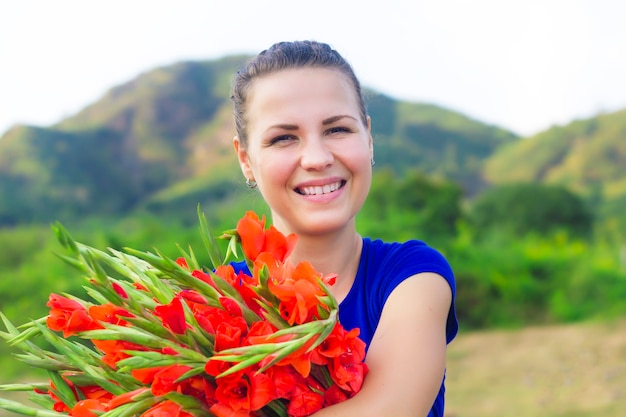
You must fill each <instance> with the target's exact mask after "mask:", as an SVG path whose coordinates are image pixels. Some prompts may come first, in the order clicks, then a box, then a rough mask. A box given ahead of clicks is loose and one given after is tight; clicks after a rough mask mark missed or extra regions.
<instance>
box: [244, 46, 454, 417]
mask: <svg viewBox="0 0 626 417" xmlns="http://www.w3.org/2000/svg"><path fill="white" fill-rule="evenodd" d="M232 98H233V102H234V106H235V112H234V113H235V122H236V126H237V135H236V136H235V138H234V140H233V143H234V148H235V151H236V153H237V156H238V159H239V163H240V166H241V170H242V173H243V175H244V177H245V178H246V181H247V182H249V183H251V184H252V183H256V184H257V185H258V189H259V191H260V193H261V194H262V196H263V198H264V199H265V201H266V202H267V204H268V205H269V207H270V210H271V215H272V222H273V224H274V226H275V227H276V228H277V229H278V230H279V231H280V232H282V233H284V234H295V235H297V236H298V241H297V243H296V245H295V247H294V249H293V251H292V252H291V255H290V256H289V260H290V261H293V262H300V261H308V262H311V263H312V264H313V266H314V267H315V269H316V270H317V271H320V272H321V273H323V274H337V279H336V283H335V284H334V285H333V286H332V287H331V292H332V293H333V295H334V296H335V297H336V298H337V300H338V301H340V306H339V317H340V321H341V322H342V323H343V325H344V326H345V327H346V328H347V329H351V328H359V330H360V335H361V336H360V337H361V338H362V339H363V341H364V342H365V343H366V345H367V356H366V359H365V361H366V363H367V366H368V368H369V370H370V371H369V374H368V376H367V377H366V379H365V382H364V385H363V388H362V390H361V392H360V393H359V394H357V395H356V396H355V397H353V398H351V399H349V400H347V401H345V402H342V403H340V404H336V405H333V406H330V407H327V408H325V409H323V410H321V411H319V412H318V413H316V414H315V416H319V417H321V416H344V415H358V416H370V415H371V416H380V415H384V414H387V415H393V416H412V417H413V416H424V415H428V416H443V414H444V391H445V389H444V382H443V381H444V374H445V356H446V345H447V343H449V342H450V341H451V340H452V339H453V338H454V337H455V335H456V333H457V329H458V325H457V320H456V314H455V309H454V298H455V292H456V289H455V281H454V275H453V273H452V270H451V268H450V266H449V264H448V262H447V261H446V260H445V258H444V257H443V256H442V255H441V254H440V253H439V252H438V251H436V250H435V249H433V248H431V247H429V246H427V245H426V244H425V243H424V242H422V241H418V240H411V241H407V242H403V243H398V242H382V241H380V240H372V239H370V238H367V237H362V236H361V235H359V233H358V231H357V230H356V225H355V217H356V216H357V214H358V212H359V210H360V209H361V206H362V205H363V203H364V201H365V199H366V197H367V194H368V192H369V188H370V184H371V179H372V166H373V165H374V163H373V161H374V149H373V139H372V135H371V121H370V118H369V116H368V114H367V109H366V105H365V102H364V99H363V95H362V93H361V86H360V82H359V81H358V79H357V78H356V76H355V74H354V72H353V70H352V68H351V66H350V65H349V64H348V63H347V62H346V61H345V60H344V59H343V57H341V55H340V54H339V53H338V52H337V51H335V50H333V49H332V48H331V47H330V46H329V45H327V44H323V43H318V42H313V41H298V42H281V43H277V44H275V45H273V46H272V47H270V48H269V49H267V50H266V51H263V52H261V53H260V54H259V55H258V56H257V57H255V58H254V59H252V60H251V61H250V62H249V63H248V64H247V66H245V67H244V68H242V69H241V70H240V71H239V72H238V73H237V74H236V77H235V81H234V85H233V95H232ZM241 267H242V268H245V266H241Z"/></svg>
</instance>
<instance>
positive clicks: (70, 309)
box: [46, 294, 102, 337]
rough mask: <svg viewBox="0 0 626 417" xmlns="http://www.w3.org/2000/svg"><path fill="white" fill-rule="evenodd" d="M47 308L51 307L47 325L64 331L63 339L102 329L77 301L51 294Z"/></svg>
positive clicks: (55, 329) (52, 328)
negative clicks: (78, 333)
mask: <svg viewBox="0 0 626 417" xmlns="http://www.w3.org/2000/svg"><path fill="white" fill-rule="evenodd" d="M46 306H48V307H50V315H49V316H48V318H47V319H46V324H47V325H48V327H49V328H50V329H51V330H54V331H63V337H70V336H72V335H74V334H76V333H77V332H82V331H86V330H94V329H101V328H102V326H100V325H99V324H98V323H97V322H95V321H94V320H93V319H92V318H91V317H90V316H89V314H87V309H86V308H85V307H84V306H83V305H82V304H80V303H79V302H77V301H74V300H71V299H69V298H66V297H62V296H60V295H57V294H50V297H49V298H48V303H47V304H46Z"/></svg>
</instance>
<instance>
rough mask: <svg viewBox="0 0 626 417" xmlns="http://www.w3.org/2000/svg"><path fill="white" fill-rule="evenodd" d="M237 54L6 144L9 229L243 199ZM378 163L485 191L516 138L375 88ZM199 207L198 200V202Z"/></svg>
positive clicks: (19, 131) (1, 178)
mask: <svg viewBox="0 0 626 417" xmlns="http://www.w3.org/2000/svg"><path fill="white" fill-rule="evenodd" d="M245 59H246V57H244V56H231V57H225V58H223V59H219V60H213V61H204V62H180V63H176V64H173V65H170V66H167V67H162V68H156V69H154V70H152V71H149V72H146V73H144V74H140V75H139V76H137V77H136V78H135V79H133V80H130V81H129V82H127V83H125V84H123V85H120V86H116V87H114V88H112V89H111V90H110V91H109V92H107V93H106V94H105V95H104V96H103V97H102V98H101V99H100V100H98V101H97V102H95V103H93V104H91V105H89V106H87V107H86V108H84V109H83V110H82V111H80V112H79V113H77V114H76V115H74V116H72V117H69V118H67V119H65V120H62V121H60V122H59V123H58V124H56V125H54V126H50V127H33V126H16V127H14V128H13V129H11V130H10V131H8V132H6V133H5V134H4V135H3V136H2V137H1V138H0V225H15V224H23V223H29V222H40V221H51V220H56V219H61V220H64V219H68V218H76V217H82V216H86V215H112V216H117V215H120V214H124V213H127V212H128V211H130V210H133V209H137V208H144V209H148V210H150V211H158V212H163V211H171V212H175V210H179V209H180V208H181V207H182V206H187V207H188V206H189V205H192V206H194V207H195V204H197V203H198V202H209V203H211V202H213V203H215V202H217V201H224V200H229V199H231V198H234V199H237V198H239V194H241V191H242V189H243V188H242V186H241V182H242V180H241V175H240V173H239V172H238V165H237V161H236V158H235V155H234V152H233V150H232V137H233V135H234V127H233V122H232V115H231V112H232V110H231V104H230V100H229V94H230V82H231V77H232V75H233V73H234V72H235V70H236V69H237V68H238V67H239V66H240V65H241V64H242V63H243V62H244V61H245ZM367 99H368V106H369V110H370V114H371V116H372V119H373V131H374V137H375V153H376V162H377V167H380V166H383V167H384V166H388V167H391V168H392V169H393V170H394V171H395V172H396V173H397V174H399V175H402V174H403V173H404V172H406V170H408V169H411V170H413V169H418V170H421V171H423V172H425V173H426V174H431V175H437V176H441V177H443V178H447V179H452V180H454V181H457V182H459V183H460V184H461V185H462V186H463V188H464V189H465V190H466V192H467V193H468V194H472V193H474V192H476V191H477V190H478V189H480V187H481V186H482V183H481V175H480V169H481V167H482V162H483V161H484V160H485V158H487V157H488V156H490V155H491V153H492V152H493V151H494V150H495V149H496V148H498V147H499V146H501V145H503V144H506V143H509V142H513V141H515V140H516V136H515V135H513V134H512V133H510V132H507V131H505V130H503V129H500V128H497V127H493V126H487V125H485V124H483V123H480V122H478V121H476V120H472V119H470V118H468V117H465V116H464V115H462V114H459V113H456V112H453V111H450V110H446V109H443V108H440V107H437V106H433V105H429V104H422V103H408V102H402V101H398V100H394V99H392V98H390V97H387V96H385V95H383V94H380V93H378V92H375V91H368V92H367ZM192 203H193V204H192Z"/></svg>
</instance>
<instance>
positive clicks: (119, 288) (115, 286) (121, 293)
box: [111, 282, 128, 299]
mask: <svg viewBox="0 0 626 417" xmlns="http://www.w3.org/2000/svg"><path fill="white" fill-rule="evenodd" d="M111 286H112V287H113V290H114V291H115V292H116V293H117V295H119V296H120V297H122V298H126V299H128V294H127V293H126V291H125V290H124V288H122V286H121V285H120V284H118V283H117V282H114V283H113V284H111Z"/></svg>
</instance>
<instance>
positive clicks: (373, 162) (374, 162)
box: [371, 158, 376, 166]
mask: <svg viewBox="0 0 626 417" xmlns="http://www.w3.org/2000/svg"><path fill="white" fill-rule="evenodd" d="M371 164H372V166H374V165H376V161H374V158H372V162H371Z"/></svg>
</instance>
